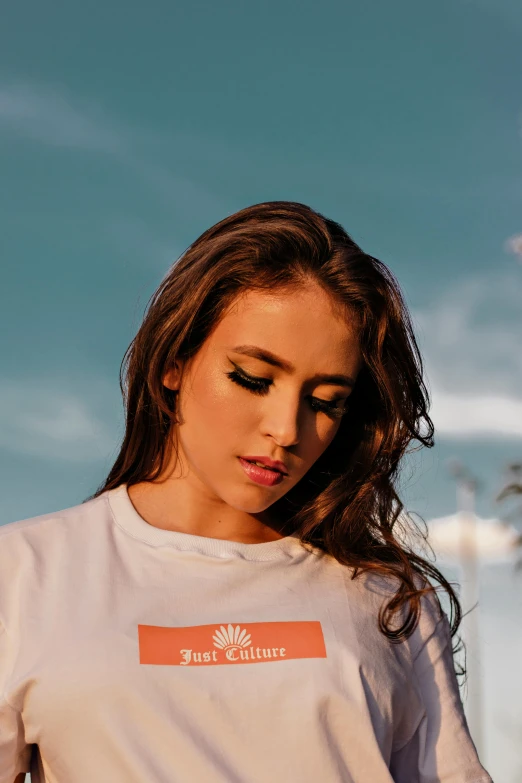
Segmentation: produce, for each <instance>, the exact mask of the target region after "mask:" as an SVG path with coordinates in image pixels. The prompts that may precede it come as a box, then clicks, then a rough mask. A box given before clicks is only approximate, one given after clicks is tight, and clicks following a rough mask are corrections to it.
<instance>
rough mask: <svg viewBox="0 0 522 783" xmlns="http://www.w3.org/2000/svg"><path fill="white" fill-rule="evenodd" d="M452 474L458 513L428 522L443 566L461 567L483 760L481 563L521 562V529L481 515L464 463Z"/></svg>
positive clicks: (472, 724)
mask: <svg viewBox="0 0 522 783" xmlns="http://www.w3.org/2000/svg"><path fill="white" fill-rule="evenodd" d="M451 470H452V473H453V475H454V476H455V478H456V479H457V509H458V510H457V513H456V514H452V515H451V516H447V517H439V518H438V519H432V520H430V521H429V522H428V530H429V538H428V541H429V543H430V544H431V546H432V547H433V550H434V552H435V554H436V555H437V561H438V562H440V563H441V564H444V563H446V564H448V565H459V566H460V569H461V578H460V580H459V581H460V584H461V591H460V596H459V598H460V602H461V605H462V611H463V614H464V615H465V616H464V618H463V621H462V626H461V628H462V636H463V638H464V642H465V644H466V667H467V671H468V693H467V699H466V716H467V719H468V723H469V729H470V732H471V736H472V737H473V741H474V743H475V745H476V747H477V751H478V754H479V756H480V757H481V758H483V737H482V688H481V677H482V675H481V671H480V631H479V613H478V607H477V604H478V601H479V589H478V567H479V565H481V564H490V563H503V562H506V563H507V562H512V563H514V562H515V553H516V543H517V540H518V538H519V534H518V531H517V530H516V529H515V528H514V527H512V526H511V525H507V524H506V523H504V522H502V521H500V520H498V519H481V518H480V517H478V516H477V515H476V514H475V510H474V506H475V490H476V482H475V481H474V480H473V479H472V478H471V476H469V475H468V474H467V473H466V472H465V471H464V469H463V468H462V466H461V465H460V464H459V463H456V462H454V461H453V463H452V466H451Z"/></svg>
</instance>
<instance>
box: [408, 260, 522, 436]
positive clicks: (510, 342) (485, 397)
mask: <svg viewBox="0 0 522 783" xmlns="http://www.w3.org/2000/svg"><path fill="white" fill-rule="evenodd" d="M521 302H522V275H521V274H520V273H519V272H518V270H517V269H515V270H509V271H502V270H499V271H498V272H491V273H489V274H484V275H481V276H478V275H477V276H474V277H470V278H467V279H464V280H461V281H458V282H456V283H455V284H453V285H452V286H451V287H450V288H448V290H446V291H444V293H443V294H442V295H441V296H440V298H438V299H437V300H436V301H435V302H434V303H433V305H432V306H431V307H430V308H427V309H425V310H423V311H422V312H420V311H416V312H414V313H413V317H414V322H415V325H416V332H417V336H418V338H419V343H420V345H421V350H422V352H423V356H424V359H425V366H426V376H427V380H428V385H429V388H430V391H431V396H432V409H431V415H432V418H433V421H434V424H435V427H436V432H438V433H439V434H440V435H443V436H446V437H452V438H477V437H480V438H522V348H521V344H522V339H521V337H522V307H521Z"/></svg>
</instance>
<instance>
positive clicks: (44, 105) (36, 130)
mask: <svg viewBox="0 0 522 783" xmlns="http://www.w3.org/2000/svg"><path fill="white" fill-rule="evenodd" d="M0 125H1V126H3V127H4V128H6V129H8V130H11V131H14V132H15V133H17V134H19V135H23V136H26V137H29V138H32V139H35V140H37V141H40V142H43V143H44V144H49V145H52V146H56V147H76V148H80V149H86V150H97V151H99V152H107V153H119V152H123V151H124V150H125V149H126V147H127V142H126V140H125V139H124V138H123V136H122V133H121V130H120V131H118V130H116V129H115V128H113V127H111V123H110V122H109V120H108V118H107V116H106V115H105V114H104V113H103V112H102V111H101V110H100V108H99V107H98V106H96V105H94V104H86V103H85V102H83V103H80V102H79V101H78V99H77V98H75V97H74V96H72V95H71V94H70V93H67V92H65V91H64V90H63V89H57V88H52V87H48V86H44V87H42V86H38V87H36V86H35V85H31V84H25V83H16V82H15V83H11V84H4V85H2V86H0Z"/></svg>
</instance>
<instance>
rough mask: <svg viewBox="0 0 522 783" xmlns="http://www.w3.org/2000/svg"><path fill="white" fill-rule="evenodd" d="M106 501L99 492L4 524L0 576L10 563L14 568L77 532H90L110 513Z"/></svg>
mask: <svg viewBox="0 0 522 783" xmlns="http://www.w3.org/2000/svg"><path fill="white" fill-rule="evenodd" d="M106 505H107V503H106V499H105V498H104V497H103V496H98V497H97V498H93V499H92V500H88V501H86V502H85V503H79V504H77V505H75V506H70V507H69V508H65V509H61V510H59V511H53V512H49V513H46V514H39V515H38V516H34V517H29V518H27V519H20V520H17V521H15V522H8V523H7V524H4V525H0V563H1V564H2V565H1V566H0V576H1V575H2V574H3V575H5V567H7V565H9V566H10V569H9V570H11V569H13V568H15V567H17V566H20V565H21V564H22V562H23V560H24V559H26V558H27V557H29V558H30V559H32V560H33V561H34V558H37V557H38V556H39V555H40V554H43V553H44V552H46V551H52V550H53V548H54V547H55V546H60V544H61V543H62V542H64V541H69V542H70V541H71V540H72V539H74V537H75V534H77V533H78V534H81V532H82V531H85V532H86V528H87V527H90V523H94V522H95V520H97V519H98V520H101V519H103V518H104V517H105V516H106V515H107V513H108V512H107V510H106V508H105V507H106Z"/></svg>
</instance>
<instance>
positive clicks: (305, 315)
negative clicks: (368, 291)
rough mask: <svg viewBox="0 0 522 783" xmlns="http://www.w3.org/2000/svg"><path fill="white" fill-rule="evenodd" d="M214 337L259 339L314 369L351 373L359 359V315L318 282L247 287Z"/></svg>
mask: <svg viewBox="0 0 522 783" xmlns="http://www.w3.org/2000/svg"><path fill="white" fill-rule="evenodd" d="M211 339H212V342H213V343H214V346H215V347H216V348H217V347H220V348H221V349H223V348H225V349H230V348H231V347H233V346H235V345H239V344H241V343H251V344H255V345H258V346H260V347H262V348H267V349H269V350H271V351H274V352H276V353H277V354H279V355H280V356H283V357H284V358H286V359H287V360H288V361H290V362H291V363H292V364H293V365H294V366H295V367H296V368H304V369H305V370H308V369H310V370H311V371H317V370H318V369H320V368H321V367H324V369H325V371H327V370H332V371H337V372H342V371H346V372H350V371H352V372H353V370H354V366H355V365H357V363H358V359H359V344H358V325H357V320H356V318H355V315H354V314H351V313H350V312H348V311H346V310H345V309H344V308H342V307H340V306H339V305H338V303H336V302H335V301H334V300H333V299H332V297H331V296H329V295H328V294H327V293H326V292H325V291H324V290H323V289H321V288H320V287H319V286H309V287H306V288H300V289H298V290H296V291H274V292H264V291H248V292H246V293H244V294H242V295H241V296H240V297H238V299H237V300H236V301H235V302H234V303H233V304H232V305H231V306H230V307H229V308H228V310H227V312H226V314H225V315H224V316H223V318H222V319H221V321H220V322H219V324H218V326H217V327H216V329H215V330H214V332H213V334H212V337H211ZM333 365H335V367H333Z"/></svg>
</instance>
